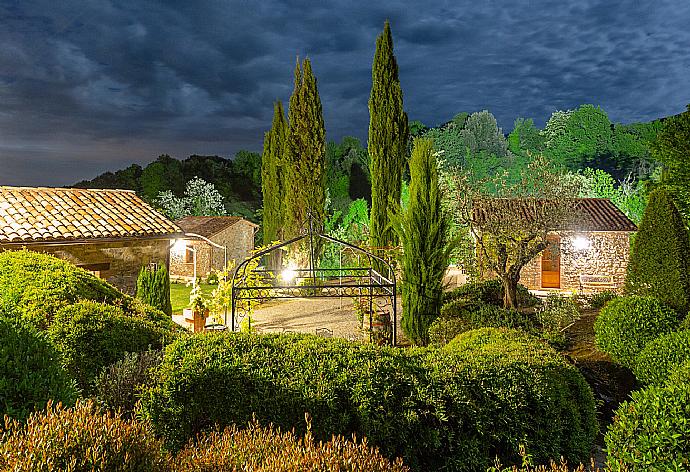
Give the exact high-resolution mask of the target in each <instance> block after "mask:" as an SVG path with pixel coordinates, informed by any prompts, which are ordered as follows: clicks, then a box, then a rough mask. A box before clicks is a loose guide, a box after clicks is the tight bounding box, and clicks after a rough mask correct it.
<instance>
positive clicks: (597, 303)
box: [588, 290, 619, 309]
mask: <svg viewBox="0 0 690 472" xmlns="http://www.w3.org/2000/svg"><path fill="white" fill-rule="evenodd" d="M618 297H619V295H618V294H617V293H616V292H613V291H611V290H604V291H603V292H597V293H594V294H592V295H591V296H590V297H588V298H589V299H588V304H589V306H590V307H592V308H595V309H599V308H603V307H604V305H606V304H607V303H608V302H610V301H611V300H613V299H614V298H618Z"/></svg>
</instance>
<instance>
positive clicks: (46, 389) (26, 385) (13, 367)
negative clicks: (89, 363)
mask: <svg viewBox="0 0 690 472" xmlns="http://www.w3.org/2000/svg"><path fill="white" fill-rule="evenodd" d="M50 399H54V400H55V401H60V402H63V403H65V404H72V403H73V402H74V400H75V399H76V391H75V389H74V387H73V382H72V381H71V380H70V378H69V376H68V375H67V372H65V370H64V369H63V367H62V364H61V361H60V356H59V354H58V353H57V351H56V350H55V348H54V347H53V346H52V345H51V344H50V342H48V340H47V339H45V336H43V334H41V333H38V332H37V331H36V329H35V328H34V327H33V326H31V325H25V324H21V323H20V322H19V321H17V320H13V319H5V318H0V418H2V417H3V416H4V415H8V416H10V417H12V418H16V419H19V420H23V419H25V418H26V417H27V416H28V415H29V413H31V412H32V411H33V410H36V409H42V408H44V407H45V406H46V404H47V403H48V400H50Z"/></svg>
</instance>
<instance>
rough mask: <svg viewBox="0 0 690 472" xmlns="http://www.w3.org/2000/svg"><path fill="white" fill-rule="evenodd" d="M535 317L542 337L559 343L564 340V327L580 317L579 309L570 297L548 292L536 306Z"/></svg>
mask: <svg viewBox="0 0 690 472" xmlns="http://www.w3.org/2000/svg"><path fill="white" fill-rule="evenodd" d="M537 319H538V320H539V324H540V325H541V328H542V334H543V336H544V338H545V339H548V340H549V341H551V342H555V343H559V344H560V343H564V342H565V334H564V331H565V329H566V328H567V327H568V326H570V325H572V324H573V323H574V322H575V321H577V320H578V319H580V310H579V309H578V307H577V304H576V303H575V301H574V300H573V299H572V297H566V296H561V295H559V294H555V293H550V294H548V295H547V297H546V300H544V301H543V302H542V304H541V306H540V307H539V308H537Z"/></svg>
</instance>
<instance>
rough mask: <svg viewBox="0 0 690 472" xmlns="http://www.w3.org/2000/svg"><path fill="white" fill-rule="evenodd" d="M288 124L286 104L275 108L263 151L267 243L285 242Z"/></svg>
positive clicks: (264, 212) (265, 236)
mask: <svg viewBox="0 0 690 472" xmlns="http://www.w3.org/2000/svg"><path fill="white" fill-rule="evenodd" d="M286 133H287V122H286V121H285V113H284V111H283V104H282V103H281V102H279V101H278V102H276V103H275V104H274V106H273V122H272V124H271V129H270V130H268V131H267V132H266V134H265V135H264V151H263V154H262V155H261V191H262V194H263V232H264V244H265V245H268V244H271V242H273V241H276V240H279V239H282V230H283V206H284V204H283V201H284V199H285V183H284V180H283V173H284V172H283V162H282V160H283V151H284V148H285V135H286Z"/></svg>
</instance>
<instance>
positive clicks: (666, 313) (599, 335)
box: [594, 295, 679, 369]
mask: <svg viewBox="0 0 690 472" xmlns="http://www.w3.org/2000/svg"><path fill="white" fill-rule="evenodd" d="M678 324H679V319H678V315H677V313H676V312H675V311H673V310H672V309H671V308H669V307H667V306H665V305H664V304H662V303H661V302H660V301H659V300H657V299H656V298H653V297H639V296H635V295H633V296H627V297H619V298H616V299H613V300H611V301H610V302H609V303H608V304H607V305H606V306H605V307H604V308H602V310H601V312H600V313H599V316H598V317H597V319H596V321H595V322H594V334H595V342H596V345H597V347H598V348H599V349H601V350H602V351H604V352H605V353H607V354H608V355H610V356H611V358H612V359H613V360H614V361H616V362H618V363H619V364H621V365H623V366H625V367H628V368H630V369H632V368H633V367H634V365H635V359H636V357H637V355H638V354H639V353H640V351H642V349H643V348H644V346H645V345H646V344H647V343H648V342H649V341H651V340H653V339H656V338H658V337H659V336H661V335H663V334H666V333H670V332H671V331H673V330H674V329H675V328H676V327H677V326H678Z"/></svg>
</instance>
